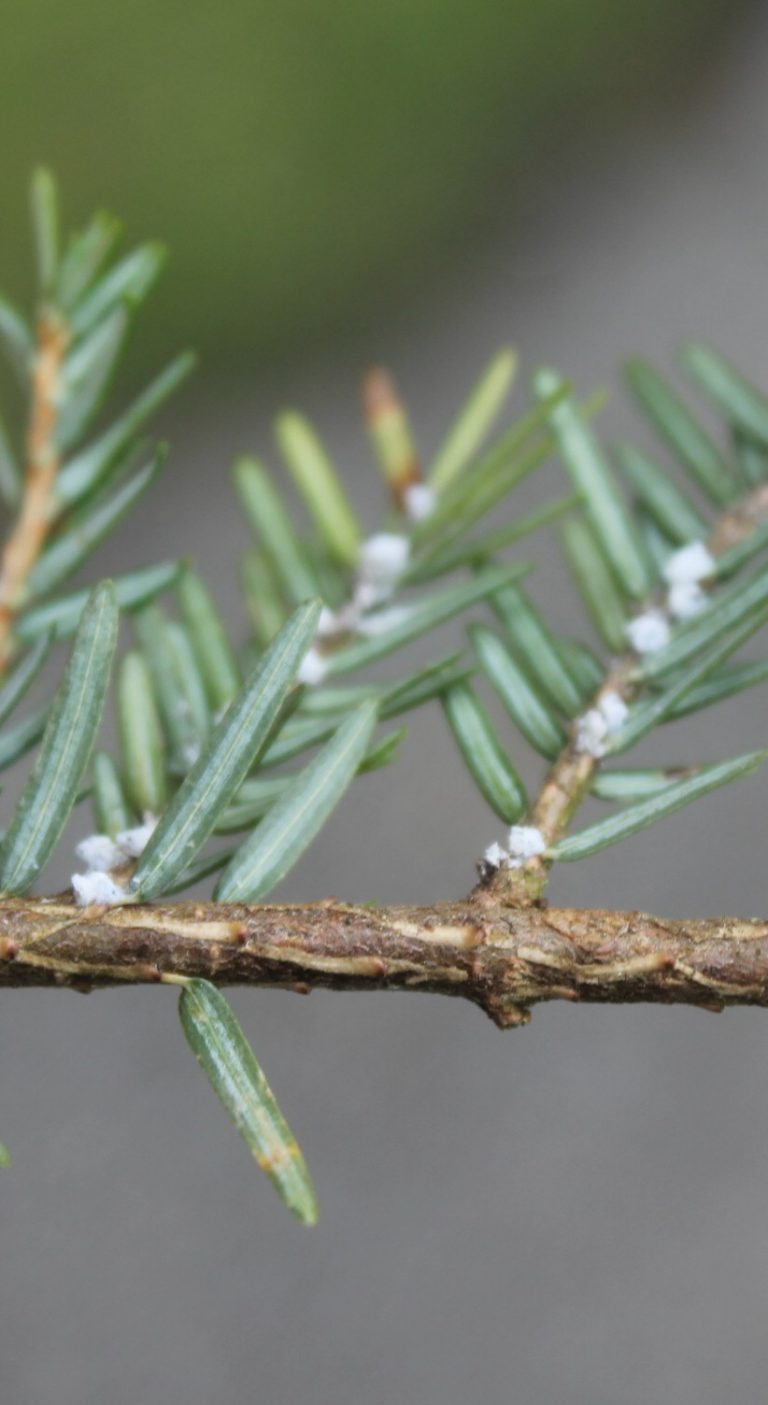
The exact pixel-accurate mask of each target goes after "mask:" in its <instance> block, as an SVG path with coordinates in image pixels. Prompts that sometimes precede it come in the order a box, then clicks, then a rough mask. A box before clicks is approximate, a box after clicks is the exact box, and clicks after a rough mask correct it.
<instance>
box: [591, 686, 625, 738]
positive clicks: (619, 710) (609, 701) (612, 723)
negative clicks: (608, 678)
mask: <svg viewBox="0 0 768 1405" xmlns="http://www.w3.org/2000/svg"><path fill="white" fill-rule="evenodd" d="M597 705H598V707H599V709H600V711H601V713H602V715H603V717H604V718H605V721H606V723H607V726H608V731H609V732H618V730H619V727H623V726H624V723H625V722H626V720H627V714H628V712H629V708H628V707H627V704H626V703H625V701H624V699H623V698H622V697H621V695H620V694H619V693H617V692H616V691H615V690H614V689H613V688H608V690H607V691H606V692H605V693H601V695H600V697H599V698H598V702H597Z"/></svg>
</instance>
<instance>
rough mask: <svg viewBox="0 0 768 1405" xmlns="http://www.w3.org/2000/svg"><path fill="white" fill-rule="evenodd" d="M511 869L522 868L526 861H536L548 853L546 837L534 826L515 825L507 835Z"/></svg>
mask: <svg viewBox="0 0 768 1405" xmlns="http://www.w3.org/2000/svg"><path fill="white" fill-rule="evenodd" d="M507 844H508V845H509V858H508V860H507V864H508V866H509V868H520V867H521V866H522V865H523V864H524V863H525V861H526V859H535V858H536V856H537V854H543V853H544V852H545V851H546V847H547V846H546V844H545V843H544V835H543V834H542V832H541V830H540V829H537V828H536V826H535V825H532V824H513V826H512V828H511V829H510V831H509V833H508V835H507Z"/></svg>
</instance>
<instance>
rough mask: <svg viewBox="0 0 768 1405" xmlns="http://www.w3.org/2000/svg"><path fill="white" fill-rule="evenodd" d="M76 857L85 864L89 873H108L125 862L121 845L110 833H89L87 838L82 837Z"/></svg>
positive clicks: (76, 850)
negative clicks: (111, 837)
mask: <svg viewBox="0 0 768 1405" xmlns="http://www.w3.org/2000/svg"><path fill="white" fill-rule="evenodd" d="M75 858H77V859H79V860H80V862H81V863H84V864H85V866H86V868H87V870H88V872H89V873H108V872H109V870H110V869H111V868H117V866H118V864H121V863H124V862H125V855H124V854H123V851H122V849H121V848H120V845H119V844H116V843H115V841H114V839H110V837H109V835H108V834H89V835H88V838H87V839H81V840H80V843H79V844H78V845H77V846H76V848H75Z"/></svg>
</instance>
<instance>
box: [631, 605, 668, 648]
mask: <svg viewBox="0 0 768 1405" xmlns="http://www.w3.org/2000/svg"><path fill="white" fill-rule="evenodd" d="M626 632H627V638H628V640H629V642H630V644H631V645H632V648H633V649H634V651H635V653H636V654H654V653H655V652H656V650H657V649H663V648H664V645H665V644H668V643H669V633H670V631H669V620H668V619H667V617H666V615H665V614H664V612H663V610H646V612H645V614H644V615H637V617H636V618H635V619H633V620H630V621H629V622H628V624H627V626H626Z"/></svg>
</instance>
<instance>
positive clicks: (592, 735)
mask: <svg viewBox="0 0 768 1405" xmlns="http://www.w3.org/2000/svg"><path fill="white" fill-rule="evenodd" d="M608 731H609V728H608V723H607V722H606V720H605V717H604V716H603V714H602V712H600V711H599V710H598V708H596V707H591V708H590V709H589V712H585V713H584V716H583V717H579V718H577V720H576V736H575V738H574V746H575V747H576V750H577V751H578V752H579V753H580V754H582V755H585V756H594V758H595V760H596V761H599V759H600V757H601V756H605V745H604V743H605V739H606V737H607V736H608Z"/></svg>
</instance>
